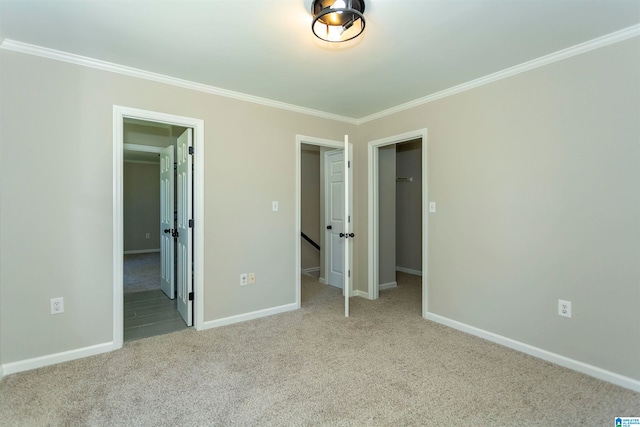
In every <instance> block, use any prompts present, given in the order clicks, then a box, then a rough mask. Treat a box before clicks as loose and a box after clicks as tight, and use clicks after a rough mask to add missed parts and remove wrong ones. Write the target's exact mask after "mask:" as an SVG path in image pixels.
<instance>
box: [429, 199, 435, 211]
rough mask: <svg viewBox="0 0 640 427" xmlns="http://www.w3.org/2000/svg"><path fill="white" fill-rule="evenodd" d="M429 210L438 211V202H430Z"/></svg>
mask: <svg viewBox="0 0 640 427" xmlns="http://www.w3.org/2000/svg"><path fill="white" fill-rule="evenodd" d="M429 212H430V213H436V202H429Z"/></svg>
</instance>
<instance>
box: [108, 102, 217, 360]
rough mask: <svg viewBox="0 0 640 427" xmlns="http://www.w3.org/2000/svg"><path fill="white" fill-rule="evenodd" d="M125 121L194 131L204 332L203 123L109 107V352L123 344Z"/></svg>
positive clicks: (199, 315)
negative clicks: (111, 307)
mask: <svg viewBox="0 0 640 427" xmlns="http://www.w3.org/2000/svg"><path fill="white" fill-rule="evenodd" d="M125 118H131V119H139V120H145V121H151V122H159V123H166V124H170V125H176V126H182V127H189V128H193V129H194V136H193V147H194V152H195V159H194V160H195V176H194V182H193V185H194V187H195V188H194V199H193V204H194V214H193V215H194V222H195V224H194V248H193V251H194V260H195V284H194V294H195V298H194V300H195V307H194V310H195V315H194V326H195V329H196V330H202V329H204V327H203V326H204V120H201V119H195V118H191V117H183V116H176V115H173V114H165V113H158V112H155V111H147V110H140V109H137V108H130V107H123V106H120V105H114V106H113V349H114V350H115V349H119V348H121V347H122V342H123V336H124V331H123V323H124V322H123V316H124V313H123V310H124V307H123V294H124V292H123V279H122V274H123V259H122V254H123V250H124V246H123V245H124V243H123V240H124V237H123V235H122V233H123V212H122V208H123V190H122V182H123V179H122V173H123V151H124V140H123V138H124V135H123V128H124V126H123V122H124V119H125Z"/></svg>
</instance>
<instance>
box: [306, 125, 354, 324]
mask: <svg viewBox="0 0 640 427" xmlns="http://www.w3.org/2000/svg"><path fill="white" fill-rule="evenodd" d="M345 147H346V148H347V150H345ZM313 151H315V152H317V155H316V159H317V161H320V164H318V165H317V166H316V167H315V171H316V172H315V173H320V174H321V176H320V177H318V176H316V177H314V178H315V179H316V181H317V182H318V184H317V187H319V188H318V190H317V196H316V197H317V199H318V200H317V203H316V204H315V212H311V216H313V215H315V216H316V217H317V220H315V221H309V220H308V216H309V215H310V213H309V212H308V209H309V204H308V203H305V204H304V205H303V204H302V200H303V191H302V190H303V186H304V187H305V189H307V188H309V187H308V182H307V181H308V178H309V177H307V176H305V175H303V165H304V163H305V161H304V159H305V156H304V152H307V153H309V152H313ZM350 153H351V145H350V144H349V143H348V141H347V140H345V142H341V141H332V140H325V139H321V138H314V137H307V136H302V135H297V136H296V230H295V233H296V234H295V235H296V246H295V248H296V251H295V256H296V258H295V266H296V279H295V280H296V304H297V307H298V308H300V307H301V304H302V280H301V279H302V273H303V270H306V271H305V272H309V269H308V268H303V265H302V264H303V262H306V261H305V260H306V259H308V256H306V257H305V258H303V255H304V254H303V252H302V244H305V246H306V248H305V252H306V253H308V251H309V249H308V247H309V244H308V243H307V242H306V239H304V237H303V236H302V233H303V232H304V230H303V229H302V217H303V210H304V211H305V221H304V223H305V226H307V225H308V224H314V225H313V227H316V230H313V231H315V232H316V233H317V235H318V236H319V240H320V241H319V242H318V243H319V245H318V246H319V248H317V249H318V254H317V258H316V260H317V261H316V262H318V263H319V264H320V265H319V267H318V268H316V269H317V270H319V275H318V279H317V280H318V282H320V283H322V284H323V286H324V285H326V284H332V285H334V286H335V287H340V288H342V290H343V295H344V297H345V316H348V313H349V296H350V295H351V293H352V281H351V274H350V270H351V258H352V252H353V249H352V245H351V242H350V241H349V237H345V236H348V235H349V232H350V231H351V230H352V224H351V214H350V212H351V207H352V202H351V196H350V195H351V191H350V190H351V184H350V182H351V169H350V162H349V158H350ZM306 157H308V155H307V156H306ZM331 169H333V171H334V174H333V178H335V179H334V181H335V182H333V184H332V183H331V181H330V180H329V176H330V175H331V172H330V170H331ZM327 171H329V172H327ZM305 172H308V171H305ZM303 179H304V182H303ZM331 185H333V186H334V191H333V192H332V191H331V189H330V188H329V187H331ZM326 195H328V197H329V199H327V197H326ZM331 195H333V199H334V201H335V202H336V203H334V204H333V205H332V202H331ZM305 198H306V197H305ZM338 201H341V203H338ZM303 208H304V209H303ZM340 218H343V220H341V219H340ZM341 221H342V224H341V225H340V227H338V226H337V225H338V223H340V222H341ZM334 232H337V233H334ZM305 234H306V233H305ZM334 234H335V236H334ZM340 234H341V235H340ZM352 237H353V234H351V238H352ZM337 249H340V252H338V250H337ZM305 267H306V266H305ZM338 270H340V271H342V272H343V273H342V275H341V276H340V277H339V279H341V280H342V284H340V285H339V284H338V281H336V280H337V279H338V277H337V275H336V274H335V273H337V272H338ZM332 277H333V279H334V280H333V283H332V279H331V278H332Z"/></svg>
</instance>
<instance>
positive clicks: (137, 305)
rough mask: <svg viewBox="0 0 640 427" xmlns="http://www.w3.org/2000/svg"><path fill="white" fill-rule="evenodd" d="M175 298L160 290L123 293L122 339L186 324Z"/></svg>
mask: <svg viewBox="0 0 640 427" xmlns="http://www.w3.org/2000/svg"><path fill="white" fill-rule="evenodd" d="M176 304H177V300H175V299H173V300H171V299H169V298H168V297H167V296H166V295H165V294H164V293H163V292H162V291H161V290H152V291H140V292H127V293H125V294H124V340H125V341H132V340H137V339H140V338H146V337H151V336H154V335H162V334H168V333H169V332H175V331H179V330H182V329H186V328H187V325H186V324H185V323H184V320H182V317H180V314H179V313H178V309H177V305H176Z"/></svg>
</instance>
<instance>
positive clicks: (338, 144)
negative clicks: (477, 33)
mask: <svg viewBox="0 0 640 427" xmlns="http://www.w3.org/2000/svg"><path fill="white" fill-rule="evenodd" d="M302 144H308V145H317V146H320V147H329V148H335V149H340V148H342V149H344V141H333V140H330V139H323V138H316V137H313V136H305V135H296V206H295V209H296V223H295V264H294V265H295V284H296V303H295V304H296V308H297V309H298V308H300V307H301V298H302V293H301V286H302V285H301V280H300V276H301V275H302V266H301V265H300V257H301V253H302V249H301V245H300V232H301V231H302V230H301V227H302V226H301V212H300V203H301V201H302V199H301V194H300V188H301V163H300V155H301V152H302ZM349 194H353V191H351V190H350V191H349ZM352 216H353V214H352ZM351 259H352V260H353V257H352V258H351ZM345 269H347V267H345ZM352 281H353V275H352V276H351V278H350V279H349V289H351V288H352V287H353V282H352ZM352 294H353V293H351V295H352Z"/></svg>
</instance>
